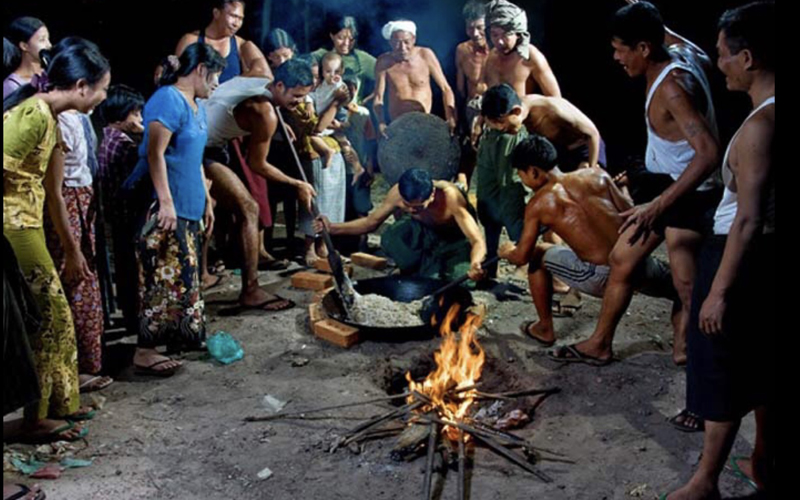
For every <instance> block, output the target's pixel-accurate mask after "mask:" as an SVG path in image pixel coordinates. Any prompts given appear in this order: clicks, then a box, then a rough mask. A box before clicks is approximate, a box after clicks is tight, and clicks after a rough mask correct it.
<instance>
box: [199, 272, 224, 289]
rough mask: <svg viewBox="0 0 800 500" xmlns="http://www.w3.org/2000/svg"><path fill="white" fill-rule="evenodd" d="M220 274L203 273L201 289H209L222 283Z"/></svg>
mask: <svg viewBox="0 0 800 500" xmlns="http://www.w3.org/2000/svg"><path fill="white" fill-rule="evenodd" d="M222 279H223V278H222V276H218V275H216V274H208V273H207V274H204V275H203V291H206V290H209V289H211V288H214V287H215V286H219V285H220V284H221V283H222Z"/></svg>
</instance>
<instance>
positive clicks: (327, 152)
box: [322, 148, 336, 168]
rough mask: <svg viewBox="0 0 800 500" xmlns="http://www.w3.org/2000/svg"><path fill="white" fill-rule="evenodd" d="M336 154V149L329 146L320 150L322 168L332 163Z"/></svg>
mask: <svg viewBox="0 0 800 500" xmlns="http://www.w3.org/2000/svg"><path fill="white" fill-rule="evenodd" d="M335 155H336V151H334V150H333V149H331V148H326V149H324V150H323V151H322V158H323V160H324V163H325V167H324V168H328V167H330V166H331V165H333V157H334V156H335Z"/></svg>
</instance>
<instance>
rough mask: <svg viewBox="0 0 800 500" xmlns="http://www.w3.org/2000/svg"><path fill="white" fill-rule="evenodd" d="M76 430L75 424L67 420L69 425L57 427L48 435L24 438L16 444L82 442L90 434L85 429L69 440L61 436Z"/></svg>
mask: <svg viewBox="0 0 800 500" xmlns="http://www.w3.org/2000/svg"><path fill="white" fill-rule="evenodd" d="M74 428H75V422H71V421H69V420H67V423H66V424H64V425H62V426H61V427H57V428H55V429H53V430H52V431H50V432H48V433H47V434H42V435H40V436H32V437H24V436H23V437H22V438H21V439H16V440H14V442H15V443H19V444H50V443H55V442H57V441H67V442H70V443H72V442H75V441H80V440H81V439H83V438H85V437H86V436H87V435H88V434H89V429H87V428H86V427H84V428H83V429H81V431H80V432H79V433H78V434H77V435H76V436H74V437H71V438H68V437H65V436H61V434H63V433H65V432H67V431H71V430H72V429H74Z"/></svg>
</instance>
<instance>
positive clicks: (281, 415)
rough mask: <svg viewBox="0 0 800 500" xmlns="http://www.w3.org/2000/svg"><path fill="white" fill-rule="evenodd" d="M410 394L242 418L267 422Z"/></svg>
mask: <svg viewBox="0 0 800 500" xmlns="http://www.w3.org/2000/svg"><path fill="white" fill-rule="evenodd" d="M409 395H410V393H408V392H404V393H402V394H396V395H394V396H383V397H380V398H374V399H368V400H365V401H357V402H355V403H345V404H341V405H335V406H326V407H324V408H314V409H311V410H305V411H295V412H291V413H276V414H274V415H265V416H261V417H247V418H245V419H244V421H245V422H267V421H270V420H281V419H284V418H295V417H302V416H305V415H307V414H309V413H321V412H323V411H331V410H340V409H342V408H351V407H353V406H364V405H370V404H373V403H385V402H386V401H396V400H398V399H405V398H407V397H408V396H409Z"/></svg>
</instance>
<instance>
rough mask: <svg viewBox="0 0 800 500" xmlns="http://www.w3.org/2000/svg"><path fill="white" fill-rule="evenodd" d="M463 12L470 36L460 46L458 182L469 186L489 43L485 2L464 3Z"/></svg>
mask: <svg viewBox="0 0 800 500" xmlns="http://www.w3.org/2000/svg"><path fill="white" fill-rule="evenodd" d="M463 14H464V22H465V23H466V30H467V36H468V37H469V40H467V41H466V42H462V43H460V44H459V45H458V47H456V72H457V73H456V90H457V92H458V95H457V97H458V102H459V115H458V116H459V120H460V127H459V130H460V133H461V145H462V148H461V164H460V168H459V173H458V183H459V184H462V185H463V186H464V187H467V186H468V185H469V181H470V178H471V177H472V172H473V171H474V170H475V161H476V151H475V148H473V147H472V141H471V135H472V128H473V127H474V126H475V125H476V121H477V120H478V118H479V117H480V113H481V105H480V95H481V93H482V91H483V90H484V89H483V88H482V85H481V77H482V76H483V67H484V65H485V64H486V59H487V58H488V57H489V44H488V42H487V40H486V6H485V5H484V3H483V2H481V1H480V0H472V1H471V2H469V3H467V4H466V5H465V6H464V10H463Z"/></svg>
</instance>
